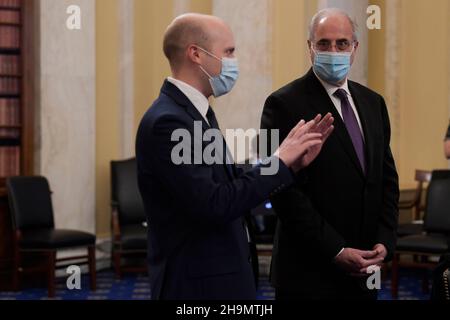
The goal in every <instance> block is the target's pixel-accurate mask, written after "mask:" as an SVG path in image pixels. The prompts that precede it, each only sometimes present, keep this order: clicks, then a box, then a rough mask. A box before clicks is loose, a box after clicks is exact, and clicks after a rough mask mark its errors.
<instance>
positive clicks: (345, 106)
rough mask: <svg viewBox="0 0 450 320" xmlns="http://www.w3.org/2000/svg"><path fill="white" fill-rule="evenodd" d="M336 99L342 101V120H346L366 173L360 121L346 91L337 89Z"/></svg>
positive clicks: (348, 130)
mask: <svg viewBox="0 0 450 320" xmlns="http://www.w3.org/2000/svg"><path fill="white" fill-rule="evenodd" d="M334 95H335V96H336V97H338V98H339V100H341V109H342V118H343V119H344V123H345V126H346V127H347V132H348V134H349V135H350V138H351V139H352V142H353V147H354V148H355V151H356V155H357V156H358V159H359V163H360V164H361V168H362V170H363V172H364V174H365V173H366V159H365V153H364V140H363V136H362V133H361V129H360V128H359V125H358V120H356V116H355V113H354V112H353V109H352V106H351V105H350V101H348V97H347V92H345V90H344V89H337V90H336V92H335V93H334Z"/></svg>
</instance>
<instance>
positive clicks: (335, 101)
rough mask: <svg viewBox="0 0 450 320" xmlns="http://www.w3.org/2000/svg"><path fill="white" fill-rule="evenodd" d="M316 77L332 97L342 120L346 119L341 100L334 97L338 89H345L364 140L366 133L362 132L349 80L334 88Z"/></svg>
mask: <svg viewBox="0 0 450 320" xmlns="http://www.w3.org/2000/svg"><path fill="white" fill-rule="evenodd" d="M316 77H317V79H319V81H320V83H322V85H323V87H324V88H325V90H326V91H327V93H328V95H329V96H330V99H331V101H332V102H333V104H334V106H335V107H336V110H337V111H338V113H339V115H340V116H341V119H342V120H344V118H343V117H342V107H341V99H339V98H338V97H336V96H335V95H334V93H335V92H336V90H338V89H343V90H344V91H345V93H347V98H348V101H349V102H350V105H351V107H352V109H353V113H354V114H355V117H356V120H357V121H358V126H359V130H361V134H362V136H363V139H364V131H363V130H362V126H361V120H360V119H359V115H358V110H356V106H355V102H354V101H353V98H352V95H351V93H350V90H349V89H348V82H347V79H345V82H344V84H342V86H334V85H332V84H329V83H327V82H325V81H322V79H320V78H319V77H318V76H317V75H316Z"/></svg>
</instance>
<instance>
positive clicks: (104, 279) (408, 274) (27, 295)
mask: <svg viewBox="0 0 450 320" xmlns="http://www.w3.org/2000/svg"><path fill="white" fill-rule="evenodd" d="M429 278H430V277H429ZM421 279H422V276H421V274H420V273H419V272H418V271H416V270H414V271H413V270H405V269H403V270H401V273H400V287H399V299H401V300H428V299H429V294H424V293H422V281H421ZM65 281H66V278H58V280H57V291H56V298H55V299H57V300H147V299H150V288H149V284H148V278H147V277H146V276H145V275H133V274H128V275H125V276H124V277H123V279H122V280H117V279H115V277H114V274H113V272H112V271H109V270H108V271H101V272H98V274H97V291H95V292H91V291H90V290H89V278H88V277H87V276H86V275H83V277H82V282H81V290H68V289H67V288H66V283H65ZM274 296H275V293H274V290H273V288H272V287H271V286H270V284H269V281H268V279H267V278H261V279H260V285H259V288H258V294H257V297H258V300H273V299H274ZM378 298H379V300H391V299H392V297H391V294H390V280H385V281H383V283H382V288H381V290H380V292H379V295H378ZM45 299H48V298H47V290H46V289H45V288H29V289H26V290H23V291H20V292H0V300H45Z"/></svg>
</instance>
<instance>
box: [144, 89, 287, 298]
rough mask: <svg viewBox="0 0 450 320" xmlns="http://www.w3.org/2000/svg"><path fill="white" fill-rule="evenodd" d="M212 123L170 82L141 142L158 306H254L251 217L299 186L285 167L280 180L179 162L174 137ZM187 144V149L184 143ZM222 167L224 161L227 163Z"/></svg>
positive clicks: (150, 259) (150, 256)
mask: <svg viewBox="0 0 450 320" xmlns="http://www.w3.org/2000/svg"><path fill="white" fill-rule="evenodd" d="M194 121H198V122H197V123H201V132H200V133H201V134H202V135H203V132H204V130H206V129H209V125H208V123H207V122H206V121H205V120H204V119H203V117H202V116H201V114H200V113H199V112H198V110H197V109H196V108H195V107H194V106H193V105H192V104H191V102H190V101H189V99H188V98H187V97H186V96H185V95H184V94H183V93H182V92H181V91H180V90H179V89H178V88H177V87H176V86H174V85H173V84H171V83H169V82H167V81H166V82H165V83H164V84H163V86H162V89H161V93H160V96H159V97H158V99H157V100H156V101H155V102H154V103H153V105H152V107H151V108H150V109H149V110H148V111H147V112H146V113H145V115H144V116H143V118H142V120H141V123H140V125H139V129H138V133H137V138H136V158H137V166H138V184H139V189H140V192H141V195H142V199H143V201H144V207H145V210H146V214H147V220H148V226H149V231H148V263H149V273H150V282H151V290H152V297H153V298H154V299H254V298H255V296H256V290H255V284H254V279H253V274H252V268H251V262H250V253H249V246H248V238H247V234H246V231H245V227H244V219H243V217H244V216H245V215H246V214H247V213H248V212H249V211H250V209H251V208H253V207H255V206H257V205H258V204H259V203H261V202H262V201H263V200H264V199H266V198H268V197H269V196H270V194H272V195H273V194H275V192H276V191H277V190H281V189H282V188H283V187H284V186H285V185H286V186H287V185H289V184H291V183H292V182H293V174H292V172H291V171H290V170H289V168H287V167H286V166H285V165H284V164H282V163H281V161H280V168H279V171H278V173H277V174H276V175H272V176H264V175H261V174H260V171H261V167H260V166H259V167H256V168H254V169H253V170H251V171H249V172H246V173H245V174H244V173H242V171H240V170H238V169H237V168H236V167H235V166H234V165H231V166H230V165H225V164H206V163H205V162H203V161H201V163H200V164H188V163H187V164H186V163H185V164H179V165H176V164H174V163H173V161H172V160H171V154H172V150H173V148H174V147H175V146H176V145H178V144H179V141H178V140H177V141H172V139H171V137H172V133H173V132H174V131H175V130H177V129H184V130H187V132H188V133H189V134H190V136H191V137H192V139H191V141H188V146H189V147H190V149H191V150H190V151H191V152H192V153H193V152H194V145H197V146H198V145H200V146H201V147H202V150H203V149H204V148H205V147H206V146H207V145H208V142H203V141H202V139H201V137H200V138H198V137H197V136H196V135H195V134H194ZM184 142H186V141H184ZM222 159H224V158H223V156H222Z"/></svg>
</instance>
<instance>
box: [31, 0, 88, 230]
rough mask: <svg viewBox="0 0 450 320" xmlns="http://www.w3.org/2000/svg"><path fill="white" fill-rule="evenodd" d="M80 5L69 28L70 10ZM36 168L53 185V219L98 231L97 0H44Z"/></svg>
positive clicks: (59, 223) (62, 225)
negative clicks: (75, 25)
mask: <svg viewBox="0 0 450 320" xmlns="http://www.w3.org/2000/svg"><path fill="white" fill-rule="evenodd" d="M71 5H77V6H79V8H80V9H81V29H80V30H69V29H68V28H67V27H66V20H67V19H68V17H69V14H67V13H66V10H67V8H68V7H69V6H71ZM40 57H41V59H40V64H41V66H40V67H41V74H40V92H41V97H40V101H39V105H40V113H39V114H37V115H36V117H37V129H38V131H37V132H36V134H37V135H40V142H39V144H38V148H37V150H36V155H37V156H38V157H40V159H39V161H37V163H39V167H38V168H37V169H38V170H37V173H38V174H41V175H43V176H45V177H47V178H48V180H49V182H50V187H51V189H52V191H53V195H52V199H53V209H54V212H55V224H56V227H58V228H74V229H79V230H86V231H89V232H95V1H91V0H41V1H40Z"/></svg>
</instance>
